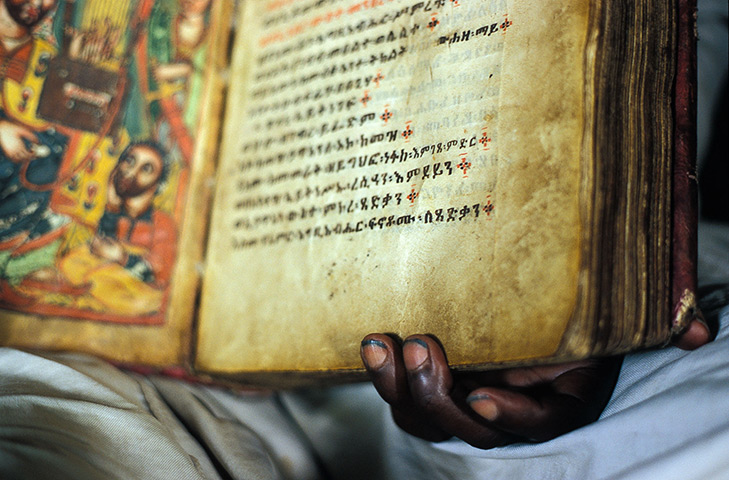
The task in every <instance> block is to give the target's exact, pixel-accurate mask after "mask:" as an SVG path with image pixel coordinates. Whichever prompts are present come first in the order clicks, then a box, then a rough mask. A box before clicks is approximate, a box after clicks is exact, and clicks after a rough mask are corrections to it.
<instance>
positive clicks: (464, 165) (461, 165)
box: [456, 157, 471, 178]
mask: <svg viewBox="0 0 729 480" xmlns="http://www.w3.org/2000/svg"><path fill="white" fill-rule="evenodd" d="M456 168H460V169H461V170H463V178H466V177H467V176H468V175H467V173H468V169H469V168H471V162H467V161H466V157H463V158H462V159H461V163H459V164H458V165H456Z"/></svg>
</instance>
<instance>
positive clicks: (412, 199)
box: [407, 185, 420, 207]
mask: <svg viewBox="0 0 729 480" xmlns="http://www.w3.org/2000/svg"><path fill="white" fill-rule="evenodd" d="M419 195H420V193H418V192H416V191H415V185H413V186H412V189H411V190H410V193H408V196H407V199H408V200H410V206H411V207H412V206H413V205H415V199H417V198H418V196H419Z"/></svg>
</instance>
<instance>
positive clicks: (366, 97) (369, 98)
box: [359, 90, 372, 107]
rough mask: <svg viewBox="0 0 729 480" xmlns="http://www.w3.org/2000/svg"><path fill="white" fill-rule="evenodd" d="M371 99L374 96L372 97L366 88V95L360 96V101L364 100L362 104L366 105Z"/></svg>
mask: <svg viewBox="0 0 729 480" xmlns="http://www.w3.org/2000/svg"><path fill="white" fill-rule="evenodd" d="M370 100H372V97H370V94H369V92H368V91H367V90H365V91H364V96H363V97H362V98H360V99H359V101H360V102H362V105H364V106H365V107H366V106H367V102H369V101H370Z"/></svg>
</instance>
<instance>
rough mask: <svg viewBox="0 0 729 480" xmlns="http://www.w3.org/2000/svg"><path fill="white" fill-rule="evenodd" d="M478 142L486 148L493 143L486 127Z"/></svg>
mask: <svg viewBox="0 0 729 480" xmlns="http://www.w3.org/2000/svg"><path fill="white" fill-rule="evenodd" d="M478 143H480V144H481V145H482V146H483V149H484V150H488V149H489V144H490V143H491V137H489V136H488V134H487V133H486V128H484V129H483V134H482V135H481V138H479V139H478Z"/></svg>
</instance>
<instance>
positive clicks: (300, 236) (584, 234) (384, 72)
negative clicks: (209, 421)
mask: <svg viewBox="0 0 729 480" xmlns="http://www.w3.org/2000/svg"><path fill="white" fill-rule="evenodd" d="M56 3H57V5H56V6H55V8H54V9H51V10H48V11H42V12H40V14H39V16H40V17H41V18H39V20H38V22H37V23H28V24H22V22H19V21H18V20H17V19H16V20H15V21H16V22H19V23H18V28H20V29H25V32H26V34H27V36H26V37H25V43H23V44H22V45H21V46H20V47H18V48H16V49H15V50H12V51H8V52H7V53H5V52H3V55H4V57H3V61H4V63H3V65H11V66H12V67H8V68H3V70H2V72H0V73H1V74H2V76H3V77H2V85H3V90H2V95H3V110H2V112H0V127H3V128H8V129H9V130H7V131H8V132H10V128H13V129H15V130H13V131H18V129H26V130H28V132H30V135H27V134H26V135H25V136H24V138H25V139H26V140H24V141H25V148H26V149H27V151H28V152H30V153H29V154H28V155H26V157H25V158H20V157H19V156H18V155H16V154H14V153H13V151H12V150H11V149H10V147H9V146H7V145H6V144H5V143H3V145H2V147H3V148H2V151H1V152H0V162H2V164H3V168H4V169H5V170H7V175H6V176H5V177H4V178H5V179H4V180H3V182H5V184H4V185H3V187H2V188H3V195H5V197H3V208H2V215H3V217H2V219H0V220H1V221H0V227H2V231H0V268H1V269H2V270H1V271H0V343H2V344H5V345H11V346H15V347H20V348H31V349H44V350H76V351H82V352H87V353H91V354H95V355H100V356H103V357H105V358H107V359H109V360H111V361H113V362H116V363H118V364H122V365H125V366H127V367H129V368H136V369H138V370H141V371H145V372H149V371H161V372H163V373H166V374H169V375H173V376H178V377H183V378H193V379H197V380H203V381H212V380H214V381H223V382H227V381H230V382H234V383H245V384H257V385H278V386H284V385H294V384H311V383H316V382H322V381H323V382H330V381H338V380H339V381H344V380H350V379H355V378H361V374H362V369H361V367H360V361H359V357H358V346H359V341H360V339H361V338H362V337H363V336H364V335H365V334H367V333H370V332H373V331H382V332H391V333H393V334H396V335H399V336H401V337H404V336H406V335H409V334H413V333H431V334H434V335H435V336H437V337H438V338H439V339H440V341H441V342H442V343H443V345H444V347H445V349H446V351H447V352H448V355H449V361H450V363H451V365H452V366H453V367H454V368H459V369H473V368H500V367H507V366H515V365H525V364H533V363H544V362H560V361H568V360H574V359H578V358H585V357H587V356H595V355H612V354H620V353H625V352H628V351H632V350H635V349H638V348H646V347H653V346H659V345H662V344H664V343H666V342H667V341H668V340H669V339H670V337H671V335H672V334H677V333H679V332H680V331H681V330H682V329H683V328H685V326H686V325H687V323H688V322H689V321H690V319H691V318H692V315H695V314H696V312H697V309H696V307H695V300H692V298H695V297H694V296H693V292H695V291H696V288H695V286H696V275H695V264H696V261H695V256H696V246H695V245H696V236H695V228H696V213H695V209H696V200H695V194H696V191H695V180H694V179H695V175H693V169H694V164H695V161H694V160H695V132H694V128H695V127H694V126H695V122H694V115H695V112H694V108H695V107H694V102H695V78H694V76H695V38H694V33H693V32H694V22H695V16H694V14H695V3H692V2H690V1H686V0H681V1H680V2H678V4H676V3H674V2H672V1H669V0H663V1H650V2H648V1H643V2H627V1H622V0H608V1H603V2H597V1H595V2H578V1H574V0H564V1H559V2H549V5H544V4H543V3H544V2H532V1H529V0H513V1H507V0H494V1H490V2H475V1H470V0H459V1H445V0H433V1H431V2H405V1H397V2H394V1H393V2H379V1H370V0H367V1H356V2H352V1H344V0H335V1H331V2H314V1H308V0H302V1H287V0H268V1H260V2H245V3H244V4H241V5H235V4H234V3H233V2H199V5H197V6H196V7H195V8H192V7H191V8H183V7H182V3H184V2H179V3H180V4H179V5H178V2H175V1H153V0H126V1H123V2H107V1H104V0H86V1H80V0H79V1H68V0H65V1H64V0H58V1H57V2H56ZM4 8H5V7H4ZM6 13H8V12H7V11H4V12H0V14H6ZM232 18H237V22H236V27H237V31H235V30H234V29H232V27H231V21H230V19H232ZM545 19H559V22H548V21H546V20H545ZM99 25H103V27H99ZM2 34H3V32H0V35H2ZM89 72H98V75H95V74H94V75H92V74H90V73H89ZM90 75H91V76H93V77H94V78H93V79H91V78H87V77H89V76H90ZM74 78H75V79H77V80H73V81H72V80H71V79H74ZM115 78H117V79H118V80H116V81H115V80H114V79H115ZM100 79H104V80H103V82H102V83H103V84H104V85H102V86H99V85H100V84H99V85H97V83H98V80H100ZM94 82H96V83H94ZM40 92H45V93H40ZM51 92H52V93H51ZM64 111H67V113H64ZM68 112H70V113H68ZM74 112H75V113H74ZM4 131H5V130H4ZM25 133H27V132H25ZM3 135H5V133H3ZM7 135H9V133H8V134H7ZM218 145H219V146H218ZM19 193H22V195H20V194H19ZM6 206H7V207H6Z"/></svg>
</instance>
